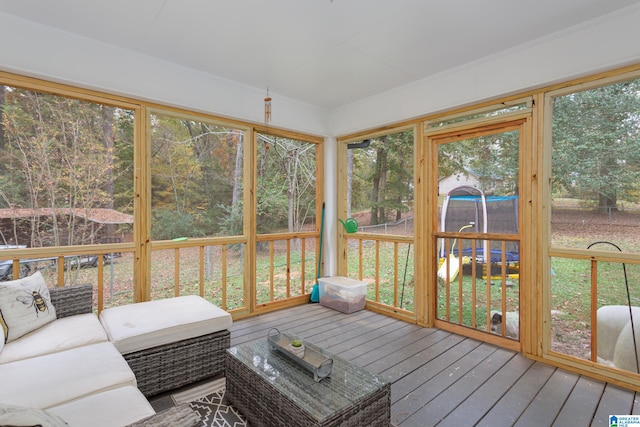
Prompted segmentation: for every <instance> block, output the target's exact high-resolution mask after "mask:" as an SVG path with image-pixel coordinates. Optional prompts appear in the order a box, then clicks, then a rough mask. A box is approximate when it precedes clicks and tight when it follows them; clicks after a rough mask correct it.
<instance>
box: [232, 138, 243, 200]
mask: <svg viewBox="0 0 640 427" xmlns="http://www.w3.org/2000/svg"><path fill="white" fill-rule="evenodd" d="M243 151H244V136H243V135H242V134H240V136H238V143H237V147H236V168H235V172H234V177H233V194H232V196H231V206H233V209H234V210H235V209H236V206H238V203H239V202H240V199H241V197H242V156H243Z"/></svg>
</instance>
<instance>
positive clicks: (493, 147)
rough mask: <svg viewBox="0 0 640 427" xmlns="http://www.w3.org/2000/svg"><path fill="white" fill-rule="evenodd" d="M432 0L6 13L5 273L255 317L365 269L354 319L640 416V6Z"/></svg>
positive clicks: (239, 319)
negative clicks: (505, 357)
mask: <svg viewBox="0 0 640 427" xmlns="http://www.w3.org/2000/svg"><path fill="white" fill-rule="evenodd" d="M427 3H428V2H420V1H417V0H411V1H410V0H406V1H404V0H403V1H399V2H395V1H394V2H381V1H376V2H375V3H371V2H368V1H365V0H358V1H350V0H317V1H314V2H313V4H306V3H305V4H304V5H302V4H297V3H296V2H293V1H280V0H278V1H275V2H273V1H272V2H265V4H261V3H259V2H214V4H203V3H201V2H198V3H197V4H190V3H186V4H183V3H181V2H178V1H177V0H167V1H164V2H154V1H152V0H145V1H143V2H136V3H135V6H134V5H130V4H129V3H125V2H115V3H114V2H91V3H87V2H80V1H77V0H64V1H62V2H55V4H50V3H47V2H40V4H34V3H32V2H28V3H25V2H18V1H0V35H2V38H3V40H5V43H4V48H3V50H2V54H0V106H2V108H1V109H0V152H2V159H1V160H0V171H1V172H2V173H1V175H2V178H1V185H0V247H2V250H0V280H9V279H18V278H19V277H22V276H28V275H30V274H32V273H34V272H36V271H39V272H40V273H41V274H42V275H43V277H44V278H45V280H46V282H47V285H48V286H49V287H65V286H74V285H79V284H85V283H91V284H93V285H94V307H93V309H94V311H95V312H96V313H100V312H101V311H103V310H105V309H107V308H110V307H115V306H121V305H126V304H130V303H134V302H143V301H151V300H157V299H163V298H169V297H178V296H184V295H200V296H202V297H204V298H205V299H207V300H209V301H210V302H212V303H213V304H215V305H216V306H218V307H220V308H222V309H223V310H225V311H227V312H229V313H231V315H232V316H233V319H234V322H235V324H236V325H242V324H243V322H246V323H244V324H245V325H251V324H252V323H251V322H254V324H255V322H257V321H256V320H255V319H256V316H267V315H270V316H274V315H275V316H276V318H278V317H277V316H278V315H277V314H276V313H287V312H288V311H289V312H290V313H291V316H298V317H299V318H300V319H301V320H300V322H303V320H302V319H303V318H304V316H303V315H302V313H301V312H300V310H303V309H302V308H301V307H300V306H302V307H310V306H308V304H309V299H310V294H311V293H312V291H313V289H314V286H315V285H316V284H317V283H318V282H319V280H320V279H321V278H328V277H333V276H341V277H347V278H351V279H355V280H358V281H361V282H364V283H366V287H365V289H366V294H365V295H366V302H365V308H366V313H368V314H367V316H370V317H366V316H364V315H363V314H362V313H360V312H359V313H360V314H358V313H353V314H349V315H348V316H344V317H340V319H338V320H336V321H337V322H345V325H346V324H348V323H349V320H348V319H350V318H351V319H352V320H353V322H354V323H352V326H353V325H355V324H356V322H365V321H366V319H369V320H372V321H373V320H374V318H375V321H377V322H382V320H380V319H381V318H388V319H390V320H389V321H394V322H395V321H399V322H405V323H403V325H404V324H407V325H411V327H412V328H413V327H416V326H417V327H420V328H423V329H424V330H425V331H429V333H432V332H433V331H437V332H438V333H447V334H453V335H454V336H457V337H463V338H461V339H469V340H473V341H474V342H479V343H486V344H487V345H490V346H493V347H492V348H495V349H500V351H502V350H503V349H504V350H506V351H510V352H513V353H510V354H517V355H518V357H521V356H522V360H527V361H529V363H530V366H539V365H538V364H541V365H543V366H551V367H554V369H555V368H561V369H562V370H563V371H562V372H567V373H568V374H567V375H575V376H576V378H578V376H579V378H581V380H575V381H574V385H573V386H571V387H570V388H571V389H574V388H575V389H579V388H580V384H582V383H581V382H580V381H594V383H597V384H603V386H602V394H601V397H598V398H597V401H600V400H606V399H607V398H608V397H609V396H612V395H613V394H611V393H612V392H611V391H610V389H607V387H612V388H613V389H614V390H619V391H620V393H622V394H624V396H625V399H631V400H630V404H629V405H627V406H629V407H628V409H625V408H626V407H624V405H622V406H618V407H616V406H615V405H614V406H612V407H613V408H617V409H619V412H618V413H617V415H624V414H632V413H635V412H636V411H637V409H636V407H635V406H636V405H635V392H636V391H637V390H639V389H640V374H639V372H640V369H639V368H638V354H637V350H636V348H638V347H640V343H638V344H637V345H636V332H635V328H634V324H635V320H634V319H633V314H634V313H635V310H634V309H633V308H634V307H637V306H640V303H638V299H639V298H640V284H639V282H640V255H639V254H640V240H639V239H638V237H637V235H638V231H639V229H638V227H640V205H639V203H640V188H639V187H638V184H637V183H638V182H640V181H639V179H638V178H640V176H639V175H640V114H639V112H640V101H639V99H640V98H639V96H638V95H639V94H640V90H639V89H640V52H639V51H638V48H637V40H638V38H640V29H638V26H637V25H636V23H637V22H638V19H640V5H639V4H638V3H640V2H638V1H631V0H616V1H608V2H599V1H596V0H572V1H566V2H560V4H558V3H559V2H552V1H544V2H529V3H526V2H517V3H516V4H514V3H513V2H506V3H504V2H497V1H491V2H484V3H486V4H477V3H481V2H470V1H467V2H453V3H447V4H442V5H438V6H435V5H432V4H427ZM101 215H104V216H101ZM96 218H100V219H99V220H95V219H96ZM1 283H2V282H0V286H1ZM317 306H318V305H317V304H316V305H313V309H310V310H309V311H310V313H311V312H313V310H316V309H317ZM320 306H322V307H325V305H324V304H320ZM607 307H614V308H610V309H609V308H607ZM603 308H604V309H603ZM601 309H603V310H601ZM614 309H615V310H617V311H616V312H615V313H616V314H615V315H612V314H607V313H608V312H607V310H609V311H610V312H612V311H613V310H614ZM296 310H297V311H296ZM374 313H375V314H374ZM316 315H318V313H316ZM379 315H383V316H382V317H378V316H379ZM496 315H499V316H498V317H496ZM310 316H311V315H310ZM612 316H613V317H615V316H619V317H615V319H617V320H615V321H613V320H612ZM638 316H640V311H639V312H638ZM285 317H286V316H285ZM258 318H260V317H258ZM361 318H362V319H361ZM498 318H501V319H505V320H504V321H503V322H498V321H497V320H496V319H498ZM620 318H622V319H623V320H619V319H620ZM274 321H275V320H274ZM283 324H290V322H289V323H287V322H283ZM612 324H614V325H612ZM247 327H248V326H247ZM407 327H408V326H407ZM238 328H239V329H236V330H235V332H234V330H233V329H232V344H233V343H234V342H237V343H241V342H243V341H245V340H246V339H245V338H243V334H242V333H241V332H239V331H240V330H241V329H240V327H238ZM256 328H257V329H260V327H258V326H256ZM407 330H408V329H407ZM262 332H264V331H262ZM234 333H236V334H237V335H235V336H234V335H233V334H234ZM345 333H346V332H345ZM412 333H416V334H418V332H415V331H414V332H412ZM433 333H435V332H433ZM639 334H640V333H639ZM385 335H386V333H384V332H382V331H381V332H380V337H379V338H380V339H382V337H383V336H385ZM309 339H310V340H312V336H310V337H309ZM325 339H328V338H326V337H325ZM391 339H392V338H389V340H391ZM393 339H395V338H393ZM234 340H235V341H234ZM483 345H484V344H483ZM352 350H353V349H352ZM353 351H354V352H357V351H356V350H353ZM416 351H417V352H418V353H419V351H418V350H416ZM443 351H444V350H443ZM363 353H364V350H361V351H360V353H359V355H360V356H362V354H363ZM418 353H416V354H418ZM518 360H520V359H518ZM524 363H526V362H524ZM408 375H409V374H407V375H406V376H408ZM404 377H405V376H403V378H404ZM523 378H524V377H523ZM582 378H584V380H583V379H582ZM576 384H578V385H576ZM589 384H591V383H589ZM392 390H393V388H392ZM607 390H609V391H608V392H607ZM407 393H408V394H407V395H406V396H412V395H411V393H410V392H407ZM414 393H415V392H414ZM607 393H609V394H607ZM567 396H570V393H568V394H567ZM602 396H604V397H602ZM629 396H631V397H629ZM403 397H404V395H403ZM574 398H576V399H577V397H574ZM401 399H402V398H399V397H396V398H394V396H393V394H392V401H393V404H394V405H396V404H398V405H400V403H399V401H400V400H401ZM567 401H570V398H569V397H567ZM426 405H427V404H426V403H425V406H426ZM462 406H463V405H462ZM592 406H593V407H597V404H595V403H594V404H593V405H592ZM400 408H401V405H400V406H396V409H395V411H396V412H394V410H393V406H392V415H394V416H396V419H395V421H394V423H398V424H400V425H403V424H402V422H403V421H405V424H404V425H412V424H411V422H410V421H408V420H409V419H411V414H408V415H406V416H404V418H403V416H401V415H400V414H399V412H400ZM604 410H605V409H602V408H601V409H599V412H598V416H602V411H604ZM486 412H487V413H488V412H489V411H488V410H487V411H486ZM415 413H418V410H416V412H415ZM453 413H454V412H453V411H452V412H451V413H449V414H445V415H444V416H443V417H442V418H440V419H442V420H444V419H446V416H447V415H448V416H449V417H450V418H449V420H450V421H451V420H454V419H456V418H455V416H453V415H451V414H453ZM559 413H561V412H558V414H559ZM567 414H568V412H567V413H564V414H563V416H568V415H567ZM608 415H614V413H611V414H608ZM529 416H531V414H529ZM596 418H597V417H596V415H595V414H594V415H593V417H592V419H591V421H593V422H594V423H596V422H604V421H602V420H600V421H598V420H596ZM418 419H419V418H418ZM560 419H562V416H560V415H558V417H557V418H556V419H555V421H556V422H559V421H558V420H560ZM487 420H489V418H484V421H485V422H486V421H487ZM524 420H525V418H522V419H521V420H520V422H521V423H526V422H525V421H524ZM603 420H604V419H603ZM476 421H477V422H478V423H479V424H482V422H481V421H482V419H478V420H476ZM515 421H516V420H514V423H515ZM434 424H435V423H434ZM523 425H524V424H523Z"/></svg>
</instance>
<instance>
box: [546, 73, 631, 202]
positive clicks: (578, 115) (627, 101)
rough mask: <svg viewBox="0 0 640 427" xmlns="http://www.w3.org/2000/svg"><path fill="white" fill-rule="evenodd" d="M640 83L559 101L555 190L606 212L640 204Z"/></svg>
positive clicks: (555, 108) (555, 119)
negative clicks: (623, 203) (621, 203)
mask: <svg viewBox="0 0 640 427" xmlns="http://www.w3.org/2000/svg"><path fill="white" fill-rule="evenodd" d="M639 179H640V80H632V81H627V82H620V83H615V84H612V85H608V86H603V87H600V88H596V89H590V90H585V91H582V92H575V93H572V94H569V95H565V96H560V97H557V98H555V100H554V104H553V185H554V192H556V193H557V192H558V191H561V190H563V191H566V192H568V193H569V194H571V195H573V196H575V197H578V198H583V199H586V200H592V201H593V203H594V204H595V205H596V206H597V207H598V208H600V209H601V210H604V211H606V210H607V209H614V210H615V209H617V206H618V201H619V200H620V199H624V200H627V201H631V202H637V201H640V192H639V191H638V184H637V182H638V180H639Z"/></svg>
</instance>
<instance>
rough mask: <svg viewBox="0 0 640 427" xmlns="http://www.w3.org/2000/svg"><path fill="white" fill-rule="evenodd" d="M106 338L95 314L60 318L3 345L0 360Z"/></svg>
mask: <svg viewBox="0 0 640 427" xmlns="http://www.w3.org/2000/svg"><path fill="white" fill-rule="evenodd" d="M107 339H108V338H107V333H106V332H105V331H104V328H103V327H102V325H101V324H100V321H99V320H98V316H96V315H95V314H93V313H86V314H78V315H75V316H69V317H63V318H62V319H57V320H55V321H53V322H51V323H47V324H46V325H44V326H42V327H41V328H39V329H36V330H35V331H33V332H30V333H28V334H26V335H23V336H22V337H20V338H18V339H17V340H15V341H11V342H10V343H7V344H5V347H4V349H3V350H2V351H1V352H0V363H9V362H13V361H16V360H23V359H28V358H30V357H35V356H42V355H43V354H49V353H56V352H58V351H64V350H69V349H71V348H75V347H80V346H82V345H88V344H96V343H99V342H106V341H107Z"/></svg>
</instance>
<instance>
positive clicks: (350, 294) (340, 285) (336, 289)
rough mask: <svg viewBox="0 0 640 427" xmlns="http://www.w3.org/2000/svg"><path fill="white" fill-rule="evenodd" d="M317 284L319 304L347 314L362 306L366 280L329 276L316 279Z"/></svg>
mask: <svg viewBox="0 0 640 427" xmlns="http://www.w3.org/2000/svg"><path fill="white" fill-rule="evenodd" d="M318 285H319V290H320V305H323V306H325V307H328V308H332V309H334V310H337V311H340V312H342V313H347V314H349V313H353V312H354V311H358V310H362V309H363V308H364V303H365V299H366V298H367V282H363V281H361V280H356V279H351V278H349V277H343V276H331V277H323V278H321V279H318Z"/></svg>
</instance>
